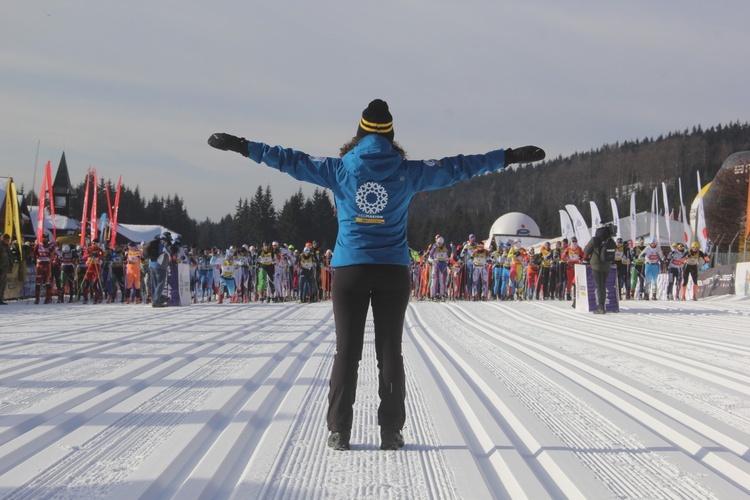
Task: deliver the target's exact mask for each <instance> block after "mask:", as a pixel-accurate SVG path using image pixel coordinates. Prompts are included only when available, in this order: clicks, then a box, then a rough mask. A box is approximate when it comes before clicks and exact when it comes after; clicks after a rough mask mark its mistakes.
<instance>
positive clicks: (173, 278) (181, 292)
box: [165, 262, 192, 307]
mask: <svg viewBox="0 0 750 500" xmlns="http://www.w3.org/2000/svg"><path fill="white" fill-rule="evenodd" d="M165 293H166V294H167V295H168V296H169V301H168V302H167V306H170V307H174V306H189V305H190V304H191V302H192V300H191V296H190V265H189V264H184V263H182V262H170V263H169V271H168V272H167V286H166V289H165Z"/></svg>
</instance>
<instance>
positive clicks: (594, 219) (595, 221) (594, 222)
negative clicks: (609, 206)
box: [589, 200, 602, 234]
mask: <svg viewBox="0 0 750 500" xmlns="http://www.w3.org/2000/svg"><path fill="white" fill-rule="evenodd" d="M589 205H590V206H591V234H595V233H596V228H597V227H599V224H601V223H602V216H601V215H599V207H597V206H596V203H595V202H594V201H593V200H592V201H590V202H589Z"/></svg>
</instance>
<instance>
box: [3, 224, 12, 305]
mask: <svg viewBox="0 0 750 500" xmlns="http://www.w3.org/2000/svg"><path fill="white" fill-rule="evenodd" d="M13 260H14V259H13V252H12V251H11V249H10V235H9V234H8V233H3V234H2V236H0V306H6V305H8V303H7V302H5V287H6V286H7V284H8V273H10V272H11V271H12V270H13Z"/></svg>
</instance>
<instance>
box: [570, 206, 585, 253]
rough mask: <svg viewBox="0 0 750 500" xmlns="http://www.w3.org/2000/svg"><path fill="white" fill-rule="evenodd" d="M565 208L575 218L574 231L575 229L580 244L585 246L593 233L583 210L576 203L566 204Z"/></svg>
mask: <svg viewBox="0 0 750 500" xmlns="http://www.w3.org/2000/svg"><path fill="white" fill-rule="evenodd" d="M565 210H567V211H568V213H569V214H570V218H571V219H572V220H573V231H575V233H576V238H578V244H579V245H580V246H582V247H585V246H586V243H588V242H589V240H590V239H591V233H589V228H588V227H587V226H586V221H585V220H584V219H583V215H581V212H580V211H579V210H578V208H577V207H576V206H575V205H565Z"/></svg>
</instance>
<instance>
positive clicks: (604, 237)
mask: <svg viewBox="0 0 750 500" xmlns="http://www.w3.org/2000/svg"><path fill="white" fill-rule="evenodd" d="M611 239H612V233H611V230H610V226H609V225H606V224H602V225H600V226H599V227H598V228H596V232H595V233H594V237H593V238H591V239H590V240H589V242H588V243H586V247H585V248H584V249H583V253H585V254H586V255H587V256H588V257H589V264H590V265H591V271H592V273H593V275H594V286H595V288H596V304H597V308H596V309H595V310H594V314H604V304H605V303H606V300H607V276H608V275H609V270H610V269H611V268H612V263H613V262H614V256H613V258H612V259H611V260H606V259H605V258H604V254H603V252H605V251H606V248H607V242H608V241H609V240H611ZM612 243H614V241H613V242H612ZM614 248H615V246H614V245H611V251H612V252H614Z"/></svg>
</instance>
